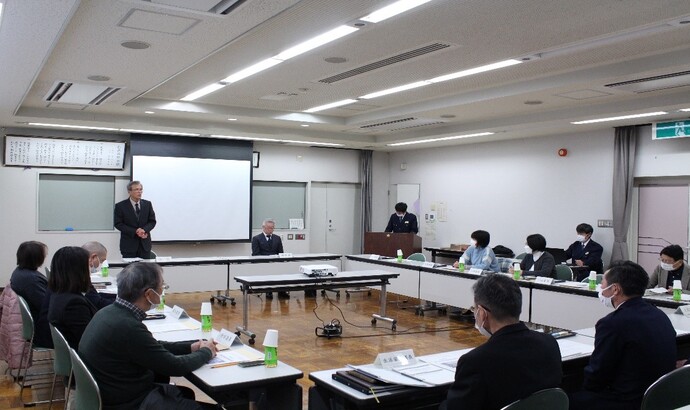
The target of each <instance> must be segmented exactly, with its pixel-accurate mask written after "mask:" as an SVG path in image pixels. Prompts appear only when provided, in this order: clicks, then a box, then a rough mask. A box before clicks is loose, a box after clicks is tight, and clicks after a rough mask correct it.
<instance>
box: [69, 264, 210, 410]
mask: <svg viewBox="0 0 690 410" xmlns="http://www.w3.org/2000/svg"><path fill="white" fill-rule="evenodd" d="M162 274H163V270H162V268H161V267H160V266H159V265H157V264H154V263H143V262H137V263H132V264H130V265H128V266H127V267H126V268H125V269H123V270H122V272H120V274H119V275H118V277H117V287H118V289H117V298H116V299H115V302H114V303H113V304H112V305H110V306H106V307H105V308H103V309H101V310H100V311H98V313H96V315H95V316H94V317H93V319H92V320H91V322H90V323H89V325H88V326H87V327H86V330H85V331H84V334H83V335H82V338H81V342H80V343H79V356H80V357H81V358H82V360H83V361H84V363H85V364H86V366H87V367H88V369H89V370H90V371H91V374H92V375H93V377H94V378H95V379H96V382H97V383H98V387H99V388H100V391H101V398H102V400H103V409H105V410H108V409H118V410H129V409H132V410H134V409H154V408H175V409H201V408H205V407H204V406H205V405H204V404H201V403H197V402H195V401H194V400H193V398H194V393H193V392H192V391H191V389H186V390H185V389H184V388H181V387H180V386H173V385H170V384H158V383H156V381H155V379H156V377H158V376H163V377H170V376H184V375H185V374H187V373H190V372H192V371H194V370H196V369H198V368H199V367H201V366H203V365H204V364H205V363H207V362H208V361H209V360H210V359H211V358H213V357H214V356H215V355H216V348H215V346H214V344H213V342H212V341H206V340H200V341H187V342H175V343H168V342H160V341H158V340H156V339H155V338H154V337H153V335H152V334H151V332H150V331H149V330H148V329H147V328H146V326H145V325H144V323H142V320H143V319H144V318H145V317H146V311H147V310H149V309H150V308H151V307H152V306H153V305H157V304H158V303H159V302H160V295H161V293H162V292H163V275H162ZM190 393H191V394H190ZM190 396H191V397H190ZM212 408H216V407H212Z"/></svg>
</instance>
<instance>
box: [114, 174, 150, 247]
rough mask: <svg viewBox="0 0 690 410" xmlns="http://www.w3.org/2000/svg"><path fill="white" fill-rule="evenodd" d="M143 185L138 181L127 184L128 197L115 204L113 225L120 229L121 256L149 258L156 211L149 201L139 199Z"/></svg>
mask: <svg viewBox="0 0 690 410" xmlns="http://www.w3.org/2000/svg"><path fill="white" fill-rule="evenodd" d="M143 192H144V186H143V185H141V182H139V181H132V182H130V183H129V184H127V193H128V194H129V198H127V199H125V200H124V201H120V202H118V203H117V204H115V215H114V225H115V229H117V230H118V231H120V253H121V254H122V257H123V258H142V259H151V230H152V229H153V228H154V227H155V226H156V213H155V212H153V206H152V205H151V202H150V201H147V200H145V199H141V195H142V193H143Z"/></svg>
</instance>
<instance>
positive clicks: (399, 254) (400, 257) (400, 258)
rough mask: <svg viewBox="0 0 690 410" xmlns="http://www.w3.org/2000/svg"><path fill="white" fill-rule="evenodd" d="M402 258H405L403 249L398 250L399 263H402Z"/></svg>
mask: <svg viewBox="0 0 690 410" xmlns="http://www.w3.org/2000/svg"><path fill="white" fill-rule="evenodd" d="M402 258H403V253H402V249H398V262H402Z"/></svg>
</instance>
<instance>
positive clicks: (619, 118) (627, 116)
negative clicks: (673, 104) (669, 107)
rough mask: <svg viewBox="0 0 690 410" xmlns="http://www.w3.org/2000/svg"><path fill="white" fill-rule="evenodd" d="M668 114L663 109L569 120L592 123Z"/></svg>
mask: <svg viewBox="0 0 690 410" xmlns="http://www.w3.org/2000/svg"><path fill="white" fill-rule="evenodd" d="M665 114H668V113H667V112H665V111H655V112H647V113H644V114H633V115H621V116H619V117H608V118H596V119H593V120H584V121H574V122H571V124H575V125H580V124H593V123H596V122H606V121H619V120H629V119H633V118H644V117H653V116H655V115H665Z"/></svg>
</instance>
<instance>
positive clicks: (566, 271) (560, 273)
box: [556, 265, 573, 280]
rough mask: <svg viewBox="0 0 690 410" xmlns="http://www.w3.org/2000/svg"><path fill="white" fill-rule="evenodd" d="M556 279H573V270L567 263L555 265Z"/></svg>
mask: <svg viewBox="0 0 690 410" xmlns="http://www.w3.org/2000/svg"><path fill="white" fill-rule="evenodd" d="M556 279H557V280H573V270H572V269H570V266H568V265H556Z"/></svg>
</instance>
